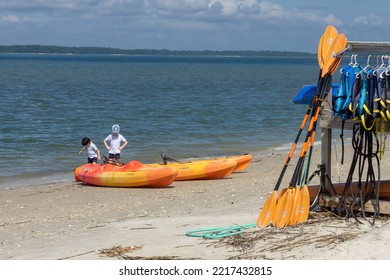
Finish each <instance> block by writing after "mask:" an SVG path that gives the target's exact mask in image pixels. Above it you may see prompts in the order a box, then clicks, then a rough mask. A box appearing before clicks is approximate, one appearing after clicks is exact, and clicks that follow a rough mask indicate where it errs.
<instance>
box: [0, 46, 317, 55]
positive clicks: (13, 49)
mask: <svg viewBox="0 0 390 280" xmlns="http://www.w3.org/2000/svg"><path fill="white" fill-rule="evenodd" d="M0 53H47V54H55V53H71V54H124V55H210V56H217V55H223V56H288V57H291V56H293V57H294V56H295V57H314V56H316V54H313V53H306V52H292V51H250V50H246V51H212V50H203V51H190V50H167V49H161V50H156V49H134V50H125V49H118V48H104V47H63V46H44V45H11V46H0Z"/></svg>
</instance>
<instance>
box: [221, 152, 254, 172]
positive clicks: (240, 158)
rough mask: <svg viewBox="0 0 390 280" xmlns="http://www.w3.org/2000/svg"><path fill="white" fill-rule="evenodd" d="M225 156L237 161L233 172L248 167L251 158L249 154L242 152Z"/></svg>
mask: <svg viewBox="0 0 390 280" xmlns="http://www.w3.org/2000/svg"><path fill="white" fill-rule="evenodd" d="M225 158H226V159H231V160H235V161H237V165H236V168H235V169H234V171H233V172H240V171H244V170H245V169H247V168H248V166H249V165H250V163H251V161H252V159H253V156H252V155H250V154H243V155H237V156H227V157H225Z"/></svg>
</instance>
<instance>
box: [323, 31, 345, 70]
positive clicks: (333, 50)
mask: <svg viewBox="0 0 390 280" xmlns="http://www.w3.org/2000/svg"><path fill="white" fill-rule="evenodd" d="M346 46H347V37H345V34H344V33H341V34H339V35H338V36H337V37H336V39H334V40H333V42H332V45H331V46H330V48H329V50H328V53H327V54H326V55H325V58H324V67H323V71H322V74H321V76H322V77H325V75H326V74H333V73H332V72H331V71H335V70H336V68H337V67H336V68H335V65H337V66H338V63H340V58H338V57H336V56H335V54H337V53H338V52H340V51H342V50H344V49H345V48H346Z"/></svg>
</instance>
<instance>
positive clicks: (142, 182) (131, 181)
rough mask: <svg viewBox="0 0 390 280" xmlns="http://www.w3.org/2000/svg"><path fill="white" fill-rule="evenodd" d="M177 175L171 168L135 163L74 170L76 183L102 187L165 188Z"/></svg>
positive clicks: (84, 166) (92, 165)
mask: <svg viewBox="0 0 390 280" xmlns="http://www.w3.org/2000/svg"><path fill="white" fill-rule="evenodd" d="M177 174H178V170H177V169H175V168H173V167H171V166H164V165H162V166H155V167H151V166H148V165H144V164H142V163H140V162H137V161H130V162H129V163H128V164H125V165H121V166H117V165H113V164H102V165H98V164H85V165H82V166H79V167H77V168H76V169H75V170H74V176H75V180H76V181H82V182H84V183H86V184H88V185H94V186H102V187H167V186H169V185H171V184H172V182H173V181H174V179H175V177H176V175H177Z"/></svg>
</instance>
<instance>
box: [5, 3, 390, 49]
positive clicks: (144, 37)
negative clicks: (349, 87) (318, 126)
mask: <svg viewBox="0 0 390 280" xmlns="http://www.w3.org/2000/svg"><path fill="white" fill-rule="evenodd" d="M389 8H390V1H389V0H371V1H368V0H323V1H316V0H268V1H261V0H0V44H1V45H14V44H22V45H24V44H41V45H60V46H77V47H80V46H97V47H113V48H123V49H139V48H141V49H171V50H278V51H304V52H313V53H315V52H316V51H317V45H318V41H319V38H320V37H321V35H322V33H323V32H324V30H325V28H326V26H327V25H329V24H332V25H334V26H335V27H336V28H337V30H338V31H339V33H341V32H343V33H345V34H346V36H347V38H348V40H349V41H384V42H387V41H390V20H389V13H390V9H389Z"/></svg>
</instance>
